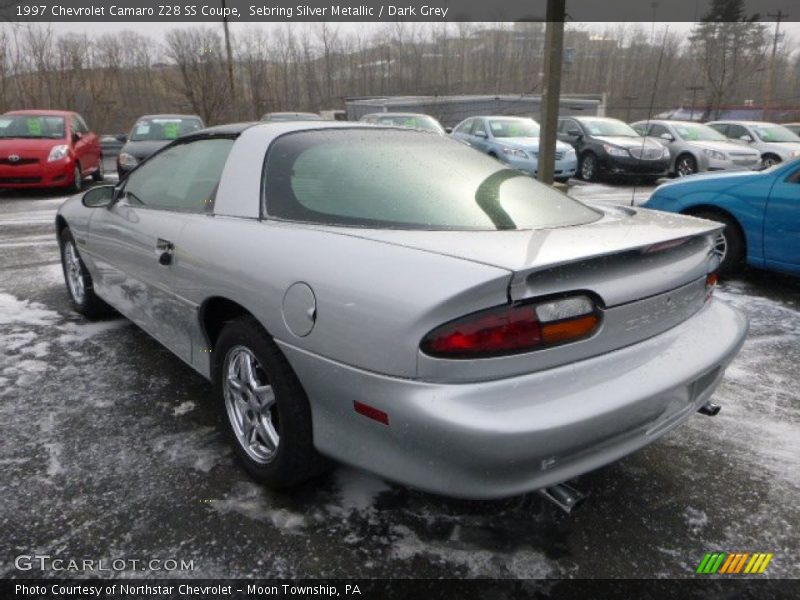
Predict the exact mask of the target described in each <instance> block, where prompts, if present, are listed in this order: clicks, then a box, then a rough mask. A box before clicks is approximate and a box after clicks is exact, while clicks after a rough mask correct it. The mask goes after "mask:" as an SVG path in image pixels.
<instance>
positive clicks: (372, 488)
mask: <svg viewBox="0 0 800 600" xmlns="http://www.w3.org/2000/svg"><path fill="white" fill-rule="evenodd" d="M336 485H337V488H338V497H339V505H338V506H333V507H329V508H330V509H332V510H333V512H340V513H342V512H343V513H345V514H347V513H351V512H365V511H369V510H373V509H374V504H375V499H376V498H377V497H378V495H379V494H380V493H381V492H385V491H388V490H389V489H391V488H390V487H389V485H388V484H387V483H386V482H384V481H383V480H381V479H378V478H377V477H375V476H374V475H368V474H367V473H364V472H362V471H357V470H356V469H350V468H340V469H338V470H337V471H336Z"/></svg>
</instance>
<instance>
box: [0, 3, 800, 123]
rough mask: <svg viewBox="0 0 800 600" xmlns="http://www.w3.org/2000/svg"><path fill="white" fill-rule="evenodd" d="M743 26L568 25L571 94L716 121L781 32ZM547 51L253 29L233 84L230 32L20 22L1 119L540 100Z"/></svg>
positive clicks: (797, 99) (784, 85) (492, 39)
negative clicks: (64, 112) (383, 99)
mask: <svg viewBox="0 0 800 600" xmlns="http://www.w3.org/2000/svg"><path fill="white" fill-rule="evenodd" d="M726 1H727V3H728V4H730V0H715V2H714V3H713V4H718V3H720V2H722V3H723V4H724V3H725V2H726ZM734 3H736V2H734ZM734 16H735V17H737V18H736V19H735V20H731V15H723V17H724V18H727V19H729V20H727V21H720V20H714V18H715V16H714V15H713V14H710V15H707V20H704V21H703V22H701V23H698V24H696V25H695V26H694V28H693V29H692V32H691V34H690V35H688V36H687V35H686V34H685V33H682V32H680V31H675V30H671V29H670V27H669V26H668V24H659V25H658V26H653V27H648V26H645V25H630V24H629V25H615V26H613V27H608V28H607V29H605V30H604V31H599V30H597V28H596V27H590V26H588V25H581V24H569V25H568V27H567V31H566V35H565V61H564V68H563V73H562V93H564V94H569V93H592V94H596V93H605V94H606V97H607V107H608V114H609V115H610V116H616V117H619V118H622V119H626V120H633V119H639V118H645V117H647V116H652V115H653V114H656V113H658V112H661V111H664V110H668V109H671V108H676V107H678V106H684V107H687V108H688V107H689V103H690V102H691V101H692V98H694V102H695V106H696V110H697V112H698V114H700V113H702V114H704V115H705V116H706V117H708V118H713V117H714V116H715V113H718V112H719V110H721V108H722V107H724V106H726V105H743V104H750V103H753V104H756V105H760V104H761V103H762V102H763V100H764V98H765V97H766V95H767V90H766V86H767V85H768V82H769V79H770V78H769V77H768V73H769V69H770V60H771V51H772V43H773V37H772V35H773V31H772V29H771V28H770V27H768V26H767V25H766V24H764V23H761V22H759V21H757V20H754V19H753V17H752V16H751V17H747V16H745V15H743V14H740V13H737V14H736V15H734ZM543 45H544V24H543V23H516V24H515V23H491V24H488V23H455V24H453V23H451V24H427V23H393V24H383V25H376V26H372V27H369V28H365V29H364V30H357V31H344V30H343V29H342V28H341V27H340V26H338V25H337V24H331V23H316V24H308V25H299V24H292V25H289V24H284V25H274V26H272V27H270V28H265V27H259V26H257V25H252V26H249V27H248V28H246V29H244V30H243V31H241V32H236V33H235V34H233V35H232V67H233V86H231V82H230V80H229V73H228V62H227V54H226V49H225V44H224V40H223V32H222V27H221V25H220V26H193V27H182V28H175V29H173V30H171V31H169V32H168V33H167V34H166V36H165V37H164V39H163V40H156V39H153V38H152V37H149V36H146V35H143V34H140V33H136V32H132V31H126V32H123V33H121V34H110V33H106V34H99V35H95V34H90V33H66V34H56V33H55V32H54V31H53V30H52V29H51V28H49V27H47V26H37V25H20V24H13V23H12V24H4V25H3V26H2V27H1V28H0V111H6V110H12V109H22V108H64V109H71V110H77V111H78V112H80V113H82V114H83V115H84V116H86V117H87V119H88V120H89V122H90V124H91V125H92V127H93V128H94V129H96V130H98V131H105V132H114V131H125V130H127V129H128V128H129V127H130V125H131V124H132V122H133V120H134V119H135V118H136V117H137V116H139V115H142V114H147V113H159V112H162V113H163V112H182V113H195V114H199V115H200V116H201V117H203V119H204V120H205V121H206V122H207V123H209V124H214V123H220V122H227V121H235V120H250V119H258V118H259V117H260V116H261V115H262V114H263V113H265V112H268V111H279V110H298V111H299V110H302V111H315V112H316V111H320V110H332V109H342V108H344V99H345V98H348V97H359V96H374V95H437V96H445V95H457V94H500V93H502V94H517V93H518V94H526V93H538V92H540V91H541V89H542V84H543V81H542V71H543V58H544V52H543V50H544V48H543ZM796 48H797V46H796V44H795V41H794V40H792V39H790V38H788V37H784V38H781V39H780V40H779V42H778V46H777V51H776V54H775V59H774V60H775V67H774V76H773V77H772V81H773V90H772V92H771V98H772V104H771V106H774V107H778V106H794V107H795V108H797V107H798V106H800V58H799V57H798V54H797V52H796ZM691 88H694V90H692V89H691Z"/></svg>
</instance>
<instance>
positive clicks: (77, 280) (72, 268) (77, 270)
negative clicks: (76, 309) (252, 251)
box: [64, 242, 86, 304]
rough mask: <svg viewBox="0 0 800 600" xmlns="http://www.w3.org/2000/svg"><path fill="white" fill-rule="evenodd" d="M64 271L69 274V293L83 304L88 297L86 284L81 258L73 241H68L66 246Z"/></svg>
mask: <svg viewBox="0 0 800 600" xmlns="http://www.w3.org/2000/svg"><path fill="white" fill-rule="evenodd" d="M64 273H65V274H66V276H67V285H68V286H69V293H70V294H72V298H73V299H74V300H75V302H76V303H77V304H82V303H83V301H84V300H85V299H86V285H85V284H84V281H83V270H82V267H81V259H80V257H79V256H78V251H77V250H76V249H75V244H73V243H72V242H67V243H66V244H65V246H64Z"/></svg>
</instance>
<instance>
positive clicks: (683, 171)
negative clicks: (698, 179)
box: [678, 158, 694, 177]
mask: <svg viewBox="0 0 800 600" xmlns="http://www.w3.org/2000/svg"><path fill="white" fill-rule="evenodd" d="M693 173H694V166H693V165H692V163H691V161H690V160H689V159H688V158H682V159H681V160H679V161H678V176H679V177H686V176H687V175H692V174H693Z"/></svg>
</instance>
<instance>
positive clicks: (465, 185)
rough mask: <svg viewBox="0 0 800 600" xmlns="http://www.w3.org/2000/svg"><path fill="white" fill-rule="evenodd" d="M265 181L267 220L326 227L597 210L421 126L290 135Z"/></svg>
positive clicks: (501, 224) (457, 225)
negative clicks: (426, 131) (425, 131)
mask: <svg viewBox="0 0 800 600" xmlns="http://www.w3.org/2000/svg"><path fill="white" fill-rule="evenodd" d="M264 186H265V187H264V191H265V198H266V212H267V214H268V215H269V216H271V217H273V218H278V219H285V220H291V221H301V222H309V223H320V224H325V225H344V226H354V227H370V228H386V229H418V230H488V231H492V230H509V229H510V230H515V229H516V230H519V229H541V228H548V227H563V226H569V225H581V224H585V223H590V222H593V221H596V220H598V219H599V218H601V216H602V215H601V213H599V212H598V211H596V210H594V209H592V208H589V207H588V206H585V205H584V204H581V203H580V202H578V201H577V200H573V199H572V198H569V197H568V196H566V195H565V194H562V193H561V192H558V191H556V190H554V189H552V188H550V187H548V186H546V185H543V184H541V183H539V182H538V181H536V180H534V179H532V178H531V177H530V176H528V175H525V174H524V173H522V172H521V171H517V170H515V169H510V168H508V167H507V166H505V165H503V164H502V163H501V162H499V161H497V160H495V159H493V158H491V157H489V156H488V155H485V154H482V153H480V152H478V151H476V150H474V149H472V148H470V147H468V146H465V145H464V144H462V143H460V142H456V141H454V140H452V139H449V138H446V137H443V136H442V137H434V136H431V135H427V134H424V133H421V132H417V131H402V130H392V129H385V130H384V129H366V128H364V129H361V128H354V129H330V130H317V131H301V132H295V133H291V134H286V135H284V136H282V137H280V138H278V139H277V140H276V141H275V142H274V143H273V144H272V146H271V147H270V150H269V152H268V153H267V157H266V169H265V179H264Z"/></svg>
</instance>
